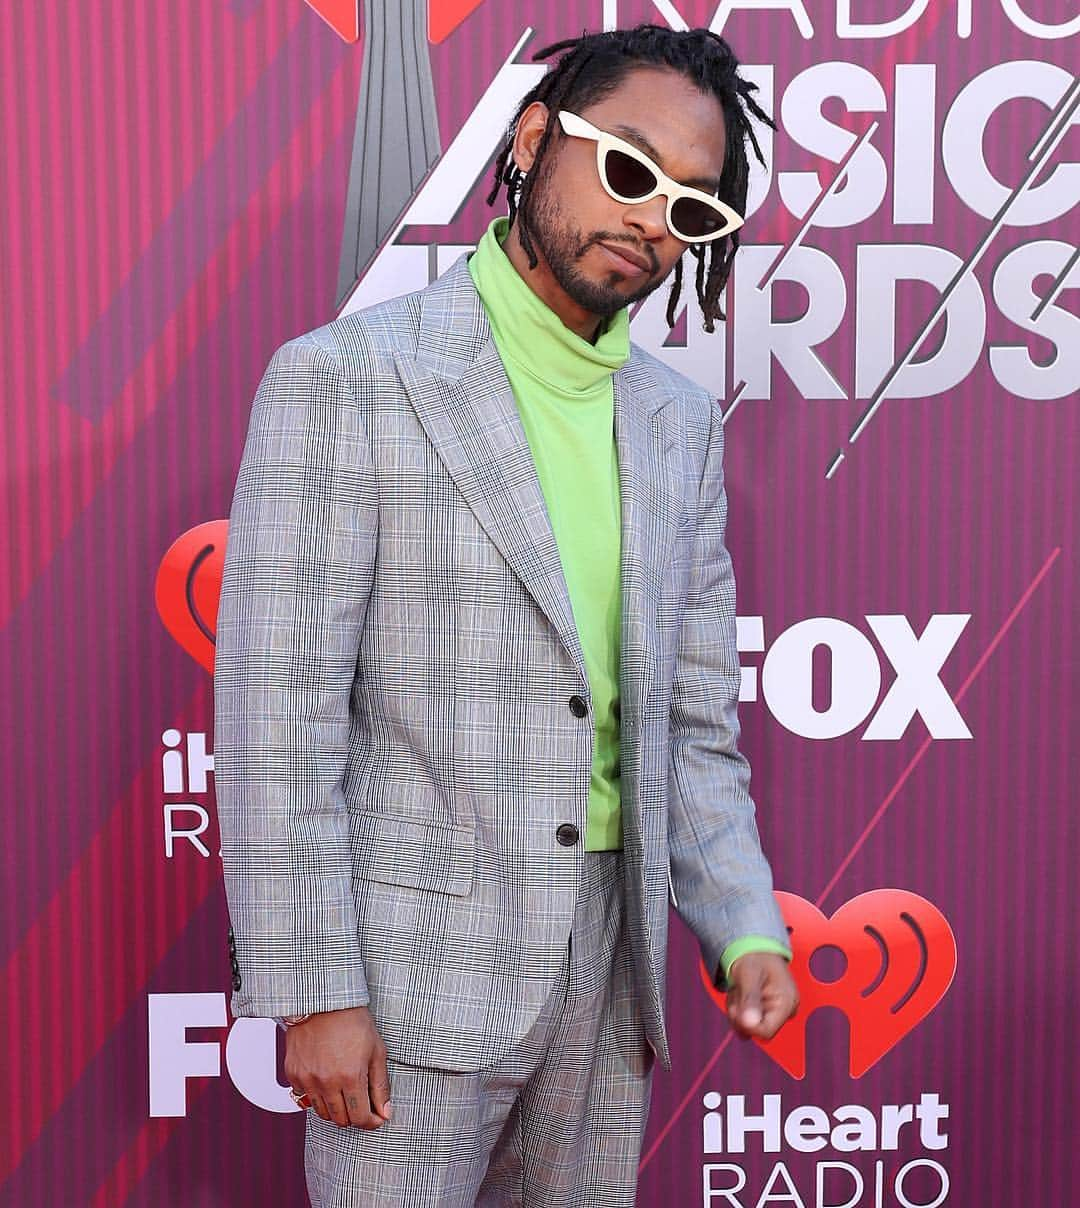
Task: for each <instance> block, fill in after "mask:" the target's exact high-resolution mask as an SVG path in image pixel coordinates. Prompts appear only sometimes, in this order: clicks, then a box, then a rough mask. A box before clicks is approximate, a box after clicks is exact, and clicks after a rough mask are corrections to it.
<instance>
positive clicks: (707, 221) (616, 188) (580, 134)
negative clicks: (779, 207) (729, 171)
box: [559, 109, 743, 243]
mask: <svg viewBox="0 0 1080 1208" xmlns="http://www.w3.org/2000/svg"><path fill="white" fill-rule="evenodd" d="M559 122H560V124H561V125H562V128H563V130H565V131H566V133H567V134H569V135H572V136H573V137H574V138H587V139H592V140H593V141H594V142H595V143H596V170H597V172H599V174H600V183H601V184H602V185H603V186H604V188H605V190H606V191H607V192H608V193H609V194H610V195H611V196H612V197H613V198H614V199H615V200H616V201H621V202H624V203H628V204H630V203H638V202H643V201H649V200H650V199H651V198H653V197H655V196H656V195H657V194H658V193H662V194H663V195H664V197H666V198H667V224H668V230H670V231H671V233H672V234H673V235H674V236H675V237H676V238H678V239H681V240H683V242H684V243H707V242H708V241H709V240H710V239H719V238H720V236H721V235H729V234H731V232H732V231H734V230H737V229H738V228H739V227H741V226H742V224H743V217H742V215H741V214H739V213H737V212H736V211H735V210H733V209H732V208H731V206H729V205H725V204H724V202H722V201H721V200H720V199H719V198H718V197H714V196H713V195H712V194H711V193H704V192H702V191H701V190H700V189H691V188H688V187H687V186H686V185H681V184H679V182H678V181H677V180H672V179H671V177H670V176H668V175H667V174H666V173H664V172H662V171H661V170H660V169H659V168H658V167H657V166H656V164H654V163H653V161H652V160H651V159H650V158H649V157H648V156H647V155H646V154H645V153H644V152H643V151H639V150H638V149H637V147H635V146H633V145H632V144H631V143H627V142H624V141H623V140H622V139H621V138H617V137H616V136H615V135H614V134H609V133H608V132H607V131H606V130H601V129H600V128H599V127H598V126H594V125H593V124H592V123H591V122H587V121H586V120H585V119H584V118H583V117H579V116H578V115H577V114H576V113H571V112H570V110H569V109H560V110H559Z"/></svg>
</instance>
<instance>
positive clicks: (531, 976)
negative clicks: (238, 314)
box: [214, 254, 787, 1073]
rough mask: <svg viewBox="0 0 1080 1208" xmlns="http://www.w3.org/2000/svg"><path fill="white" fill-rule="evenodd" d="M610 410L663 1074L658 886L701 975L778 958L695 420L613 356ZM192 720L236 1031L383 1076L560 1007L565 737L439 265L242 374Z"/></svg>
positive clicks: (720, 531) (507, 1046) (508, 408)
mask: <svg viewBox="0 0 1080 1208" xmlns="http://www.w3.org/2000/svg"><path fill="white" fill-rule="evenodd" d="M613 384H614V404H615V434H614V435H615V441H616V448H617V453H618V459H619V475H620V492H621V498H622V505H621V506H622V551H621V555H622V556H621V572H620V573H621V586H622V606H623V607H622V616H623V620H622V631H621V650H620V695H621V719H620V721H621V751H620V764H621V769H620V770H621V788H622V806H623V819H624V859H625V874H626V877H625V880H626V938H627V943H628V945H629V952H630V960H631V965H632V970H633V978H634V983H635V985H636V988H637V994H638V1000H639V1008H640V1011H641V1015H642V1020H643V1023H644V1027H645V1034H646V1037H647V1039H648V1042H649V1044H650V1045H651V1047H652V1048H653V1049H654V1050H655V1052H656V1053H657V1055H658V1056H659V1058H660V1060H661V1061H662V1062H663V1063H664V1064H665V1065H666V1064H668V1062H669V1057H668V1048H667V1039H666V1034H665V1030H664V1018H663V1002H664V993H665V989H664V979H665V961H666V948H667V926H668V900H669V887H670V889H671V890H672V891H673V897H674V899H675V903H676V908H677V909H678V910H679V912H680V913H681V915H682V917H683V918H684V919H685V920H686V921H687V923H688V924H689V926H690V927H691V928H692V929H693V931H694V932H695V934H696V936H697V938H698V940H699V942H700V944H701V950H702V953H703V954H704V956H705V959H706V961H707V962H708V965H709V967H710V968H713V969H715V968H716V966H717V964H718V961H719V956H720V952H721V951H722V950H723V948H724V947H725V946H726V945H727V944H728V943H730V942H731V941H732V940H734V939H735V938H737V937H739V936H741V935H745V934H750V933H754V934H759V935H771V936H774V937H775V938H777V939H779V940H781V941H784V940H786V934H787V933H786V930H785V928H784V925H783V921H782V918H781V916H780V913H779V910H778V909H777V906H776V903H775V900H774V898H773V896H772V880H771V875H770V871H769V866H768V864H767V862H766V861H765V859H764V857H763V855H762V852H761V850H760V846H759V843H758V836H757V830H756V827H755V822H754V803H753V801H752V800H751V798H750V795H749V791H748V782H749V768H748V766H747V763H746V761H745V759H744V758H743V757H742V756H741V754H740V753H739V751H738V749H737V739H738V722H737V719H736V700H737V695H738V687H739V677H740V671H739V664H738V657H737V654H736V648H735V584H734V578H733V575H732V568H731V562H730V559H729V558H728V554H727V551H726V549H725V547H724V527H725V520H726V496H725V492H724V488H723V471H722V453H723V429H722V427H721V424H720V418H719V412H718V408H717V407H716V405H715V403H714V401H713V400H712V399H711V398H710V397H709V395H708V393H707V392H706V391H705V390H703V389H702V388H701V387H699V386H697V385H695V384H694V383H693V382H691V381H690V380H689V379H688V378H686V377H684V376H683V375H681V374H678V373H676V372H675V371H673V370H672V369H670V368H669V367H668V366H666V365H664V364H663V363H662V362H661V361H659V360H658V359H657V358H655V357H652V356H651V355H649V354H648V353H646V352H645V351H644V350H642V349H641V348H639V347H638V346H636V345H632V347H631V355H630V358H629V360H628V361H627V363H626V364H625V365H624V366H623V367H622V368H621V369H620V370H618V371H617V372H616V373H615V375H614V378H613ZM582 523H588V517H585V516H583V517H582ZM214 691H215V736H214V761H215V782H216V799H217V812H218V822H219V826H220V833H221V851H222V861H223V869H224V878H225V891H226V895H227V901H228V907H229V914H230V919H231V926H230V933H229V941H230V944H231V949H232V951H231V955H232V959H233V983H232V986H233V992H232V997H231V1003H230V1005H231V1008H232V1012H233V1014H234V1015H237V1016H242V1015H282V1014H289V1013H294V1012H304V1011H327V1010H333V1009H335V1008H339V1007H347V1006H355V1005H363V1004H370V1006H371V1009H372V1012H373V1015H374V1017H375V1020H376V1023H377V1024H378V1026H379V1029H380V1031H381V1033H382V1035H383V1037H384V1039H385V1041H386V1043H387V1047H388V1049H389V1052H390V1055H391V1057H392V1058H393V1059H394V1060H396V1061H397V1062H400V1063H403V1064H406V1065H416V1066H423V1067H426V1068H437V1069H442V1070H444V1071H448V1072H459V1073H476V1072H478V1071H480V1070H484V1069H489V1068H491V1067H492V1066H493V1065H495V1064H496V1063H497V1062H499V1061H500V1060H501V1059H503V1058H504V1057H506V1056H507V1055H508V1054H509V1053H510V1052H512V1051H513V1050H514V1049H515V1047H516V1046H517V1045H518V1044H519V1043H520V1042H521V1041H522V1038H523V1037H525V1036H526V1035H527V1034H528V1033H529V1032H530V1030H531V1029H532V1028H533V1027H534V1026H535V1025H536V1022H537V1019H538V1017H539V1016H540V1014H541V1012H542V1011H543V1009H544V1007H545V1004H547V1003H548V1002H549V1000H550V997H551V994H552V991H553V987H555V985H556V984H557V981H558V978H559V976H560V969H561V967H562V961H563V957H564V953H565V951H566V945H567V938H568V935H569V933H570V929H571V924H572V922H573V919H574V917H575V910H576V907H577V902H578V887H579V883H580V878H581V872H582V864H583V861H584V858H585V854H586V853H585V852H584V844H583V843H582V842H579V843H577V844H573V845H569V846H566V845H563V844H562V843H560V842H559V841H558V839H557V837H556V832H557V830H558V828H559V827H560V826H561V825H563V824H565V823H573V824H574V825H576V826H577V827H578V828H579V830H580V831H581V832H582V833H584V828H585V809H586V801H587V797H588V787H589V774H590V767H591V762H592V742H593V731H592V719H591V712H589V711H586V712H585V713H584V715H583V716H578V713H580V712H582V711H581V710H580V706H579V702H577V701H576V700H575V701H574V707H571V704H570V702H571V699H572V698H576V697H580V698H581V699H582V700H584V701H585V702H586V704H588V703H589V686H588V680H587V676H586V671H585V665H584V660H583V657H582V653H581V648H580V643H579V641H578V637H577V633H576V631H575V628H574V622H573V614H572V610H571V605H570V600H569V596H568V594H567V590H566V585H565V582H564V579H563V575H562V569H561V564H560V561H559V553H558V549H557V546H556V543H555V539H554V537H553V534H552V530H551V525H550V521H549V519H548V514H547V511H546V507H545V503H544V498H543V493H542V490H541V487H540V483H539V480H538V478H537V475H536V471H535V467H534V464H533V461H532V456H531V453H530V450H529V446H528V442H527V440H526V437H525V433H524V431H523V428H522V425H521V422H520V418H519V416H518V412H517V408H516V405H515V402H514V397H513V393H512V391H511V389H510V385H509V382H508V381H507V377H506V373H505V371H504V369H503V366H502V363H501V361H500V359H499V356H498V352H497V349H496V347H495V343H494V340H493V338H492V336H491V331H490V328H489V326H488V322H487V318H486V315H485V313H484V309H483V306H482V304H481V302H480V299H479V296H478V295H477V293H476V290H475V287H474V286H473V283H472V280H471V277H470V275H469V272H468V268H467V265H466V256H465V254H463V255H462V256H461V257H459V259H458V260H457V261H456V262H455V263H454V264H453V265H452V266H451V267H450V268H449V269H448V270H447V271H446V272H445V273H444V274H443V275H442V276H441V277H440V278H438V279H437V280H436V281H434V282H433V283H432V284H431V285H429V286H427V287H426V288H425V289H423V290H419V291H416V292H413V293H411V294H405V295H403V296H401V297H398V298H394V299H391V300H389V301H387V302H383V303H380V304H378V305H377V306H374V307H371V308H369V309H367V310H364V311H359V312H355V313H353V314H350V315H345V316H342V317H341V318H339V319H335V320H334V321H332V322H331V323H328V324H326V325H325V326H323V327H321V328H318V329H316V330H315V331H312V332H309V333H307V334H305V335H303V336H300V337H298V338H296V339H295V340H290V341H289V342H288V343H286V344H284V345H283V346H282V347H280V348H279V349H278V350H277V351H276V352H275V354H274V356H273V357H272V359H271V361H270V364H269V365H268V367H267V369H266V372H265V374H264V376H263V379H262V381H261V382H260V384H259V388H258V391H257V394H256V397H255V401H254V404H253V406H252V410H251V416H250V421H249V427H248V433H247V440H246V443H245V447H244V452H243V457H242V460H241V464H240V468H239V474H238V477H237V482H236V489H235V495H234V499H233V506H232V511H231V516H230V528H229V540H228V548H227V551H226V557H225V567H224V575H223V581H222V589H221V601H220V609H219V613H218V629H217V654H216V668H215V677H214ZM564 834H565V832H564Z"/></svg>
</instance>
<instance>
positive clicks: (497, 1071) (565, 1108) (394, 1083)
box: [304, 851, 655, 1208]
mask: <svg viewBox="0 0 1080 1208" xmlns="http://www.w3.org/2000/svg"><path fill="white" fill-rule="evenodd" d="M581 869H582V871H581V882H580V886H579V892H578V898H577V903H576V907H575V914H574V921H573V925H572V929H571V933H570V939H569V943H568V944H567V949H566V953H565V956H564V959H563V964H562V968H561V970H560V974H559V977H558V978H557V979H556V982H555V984H554V988H553V990H552V992H551V995H550V996H549V998H548V999H547V1001H546V1002H545V1004H544V1007H543V1009H542V1010H541V1012H540V1014H539V1016H538V1017H537V1019H536V1021H535V1023H534V1025H533V1026H532V1028H530V1030H529V1031H528V1032H527V1033H526V1035H525V1036H524V1037H522V1039H521V1041H520V1042H519V1043H518V1044H517V1045H516V1046H515V1047H514V1048H513V1049H512V1050H511V1051H510V1053H509V1054H508V1055H507V1056H506V1057H505V1058H503V1059H502V1060H500V1061H498V1062H496V1064H495V1065H493V1066H491V1067H489V1068H487V1069H483V1070H480V1071H479V1072H477V1073H456V1072H448V1071H445V1070H438V1069H428V1068H423V1067H420V1066H413V1065H404V1064H402V1063H400V1062H397V1061H393V1060H391V1061H389V1062H388V1066H389V1072H390V1098H391V1102H392V1104H393V1115H392V1118H391V1119H390V1120H389V1121H387V1122H386V1123H384V1124H383V1125H381V1126H380V1127H379V1128H377V1129H375V1130H372V1131H367V1130H364V1129H359V1128H355V1127H352V1126H346V1127H342V1126H340V1125H337V1124H334V1123H332V1122H329V1123H328V1122H327V1121H325V1120H323V1119H322V1117H320V1116H319V1115H318V1114H317V1113H316V1112H314V1111H310V1110H309V1111H308V1113H307V1128H306V1133H305V1142H304V1167H305V1173H306V1179H307V1188H308V1194H309V1196H310V1198H311V1203H312V1205H313V1208H360V1206H361V1205H362V1206H363V1208H472V1206H473V1205H476V1206H478V1208H509V1206H510V1205H514V1206H521V1208H625V1206H627V1205H633V1204H634V1201H635V1188H636V1184H637V1166H638V1160H639V1154H640V1151H641V1143H642V1139H643V1136H644V1132H645V1123H646V1119H647V1117H648V1109H649V1094H650V1090H651V1082H652V1072H653V1065H654V1062H655V1054H654V1053H653V1050H652V1048H651V1046H650V1045H649V1044H648V1042H647V1040H646V1038H645V1030H644V1025H643V1023H642V1019H641V1015H640V1013H639V1009H638V1001H637V995H636V991H635V988H634V975H633V967H632V963H631V953H630V950H629V944H628V942H627V935H626V926H625V906H624V880H623V854H622V852H621V851H596V852H588V851H587V852H583V853H582V864H581ZM376 1022H378V1021H376Z"/></svg>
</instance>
